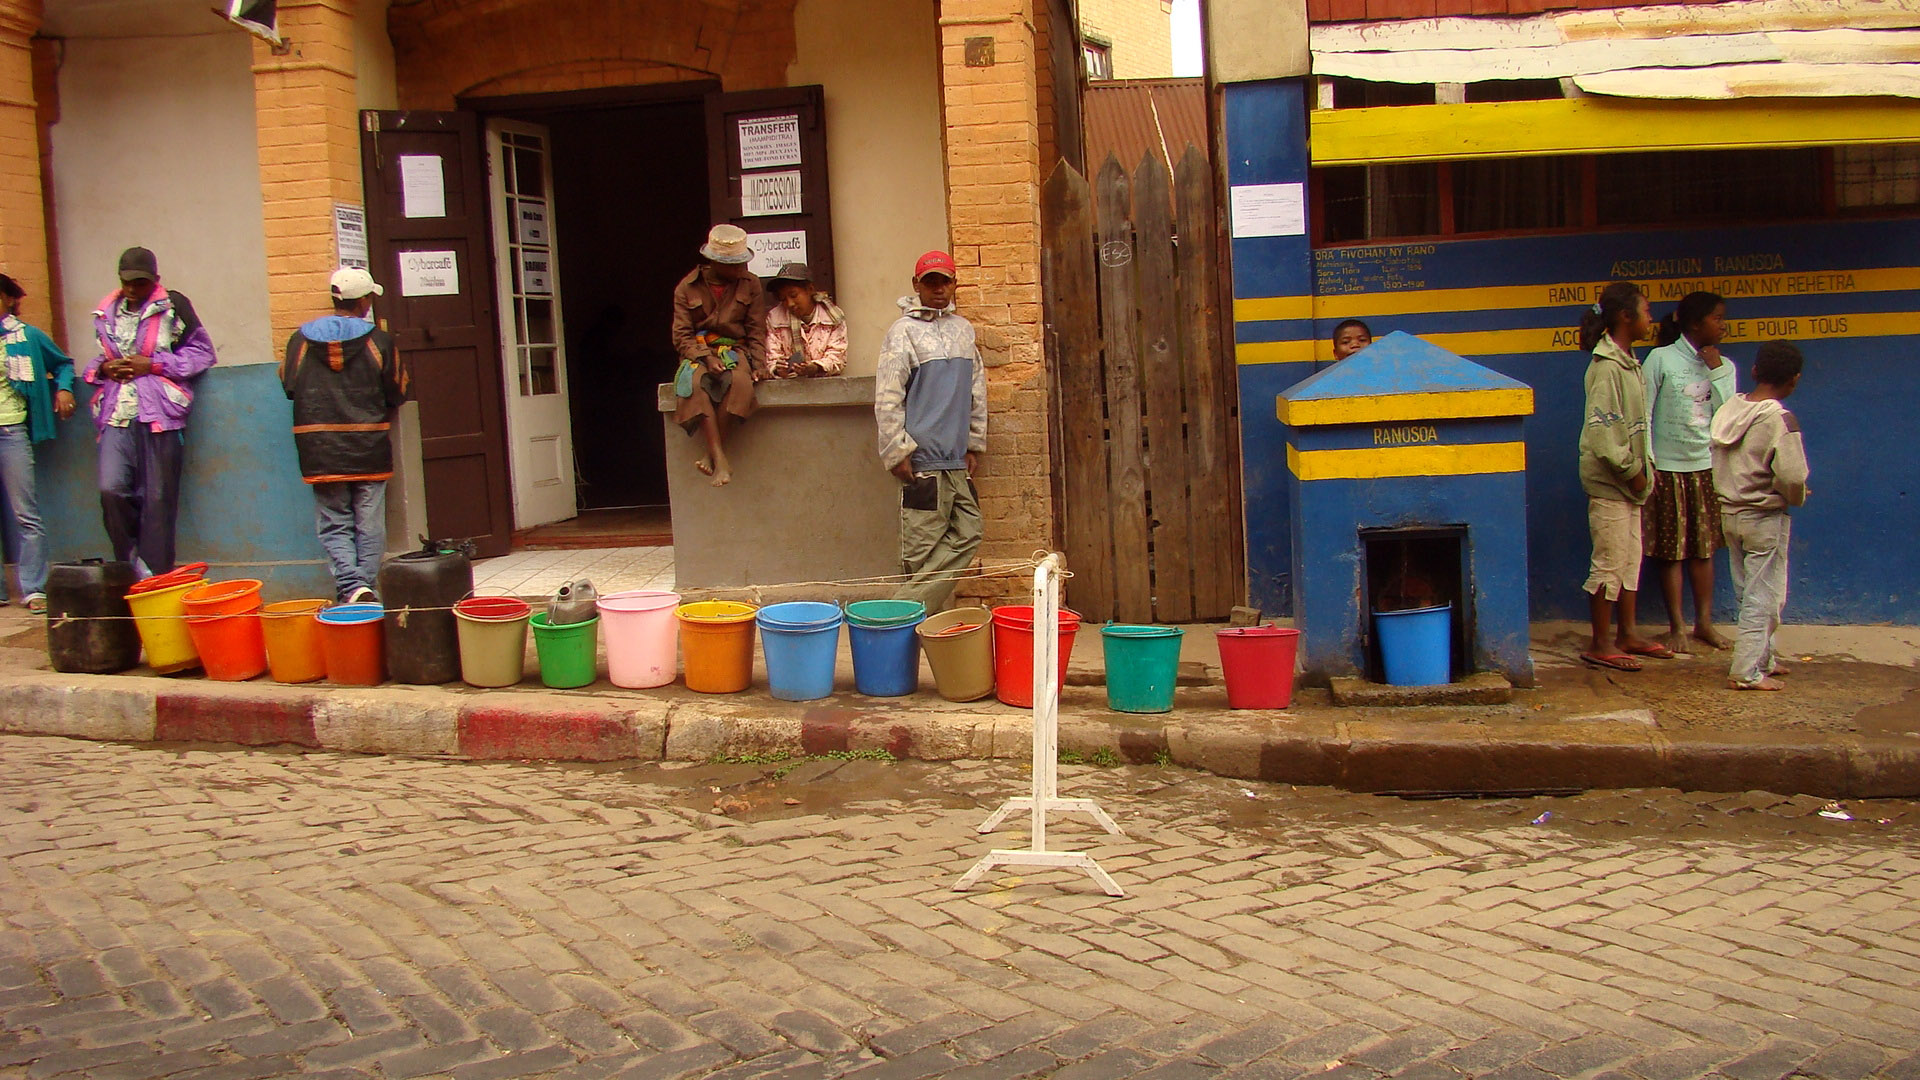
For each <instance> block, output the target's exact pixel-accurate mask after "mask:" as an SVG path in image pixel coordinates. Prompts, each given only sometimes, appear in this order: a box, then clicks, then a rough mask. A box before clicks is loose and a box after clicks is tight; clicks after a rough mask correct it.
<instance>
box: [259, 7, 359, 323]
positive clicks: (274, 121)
mask: <svg viewBox="0 0 1920 1080" xmlns="http://www.w3.org/2000/svg"><path fill="white" fill-rule="evenodd" d="M279 15H280V33H281V35H282V36H283V37H285V38H287V39H288V40H289V41H290V42H291V43H292V45H293V48H292V50H291V51H290V52H288V53H286V54H285V55H280V56H276V55H274V54H273V52H272V51H271V49H270V48H269V47H268V46H267V44H266V43H265V42H263V41H255V42H254V45H253V96H254V122H255V124H256V125H257V129H258V133H259V140H260V194H261V199H262V202H263V208H262V213H263V215H264V217H265V235H266V245H267V296H268V305H269V308H270V310H271V312H272V318H273V333H274V340H275V342H276V344H277V343H278V342H281V341H284V340H286V338H287V337H288V335H290V334H292V333H293V331H294V330H295V329H296V328H297V327H298V326H299V325H300V323H301V322H303V321H304V320H306V319H310V318H312V317H313V313H314V310H315V306H316V305H324V304H325V303H326V297H327V279H328V277H330V276H331V275H332V273H333V271H334V269H335V263H334V250H333V244H334V238H333V204H334V203H336V202H345V203H361V202H363V201H364V200H363V199H362V198H361V192H360V125H359V122H358V120H359V111H358V109H357V107H356V104H355V102H356V99H355V89H354V53H353V2H352V0H280V5H279Z"/></svg>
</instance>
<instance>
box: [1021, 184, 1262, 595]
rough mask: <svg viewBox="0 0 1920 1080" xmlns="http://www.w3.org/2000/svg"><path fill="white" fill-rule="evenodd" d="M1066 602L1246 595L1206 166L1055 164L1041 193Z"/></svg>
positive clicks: (1231, 396)
mask: <svg viewBox="0 0 1920 1080" xmlns="http://www.w3.org/2000/svg"><path fill="white" fill-rule="evenodd" d="M1041 222H1042V245H1043V251H1044V255H1043V258H1044V265H1043V267H1042V273H1043V278H1042V283H1043V287H1044V292H1045V296H1046V311H1047V323H1048V346H1049V353H1050V355H1051V356H1052V358H1053V363H1054V365H1055V372H1056V377H1055V380H1054V391H1055V394H1056V398H1057V405H1058V408H1057V409H1056V415H1058V417H1059V430H1058V433H1057V436H1058V440H1059V441H1058V445H1059V447H1060V449H1061V454H1060V457H1061V471H1062V482H1061V491H1060V495H1061V499H1062V503H1063V516H1064V523H1065V530H1064V531H1065V537H1064V539H1065V546H1066V553H1067V566H1068V568H1069V569H1070V570H1071V571H1072V572H1073V578H1072V579H1071V580H1070V581H1069V582H1068V583H1067V599H1068V602H1069V604H1071V606H1072V607H1073V608H1075V609H1076V610H1078V611H1079V612H1080V613H1081V614H1082V615H1084V616H1086V617H1087V618H1088V619H1092V620H1100V621H1104V620H1107V619H1118V620H1121V621H1123V622H1148V621H1159V622H1186V621H1192V620H1196V619H1217V618H1224V617H1225V616H1226V615H1227V614H1228V613H1229V610H1230V609H1231V608H1232V607H1233V605H1235V604H1237V603H1239V602H1240V597H1241V595H1242V593H1243V592H1244V569H1243V567H1244V562H1245V557H1244V554H1243V549H1242V545H1241V514H1240V482H1239V459H1238V455H1237V453H1235V449H1234V442H1235V438H1234V412H1233V402H1234V400H1235V396H1236V394H1237V389H1236V383H1235V374H1234V370H1233V362H1232V356H1231V353H1230V352H1229V351H1228V350H1227V349H1226V348H1225V347H1224V345H1223V343H1222V339H1221V333H1220V331H1221V317H1220V303H1219V291H1220V290H1219V280H1220V275H1219V272H1218V262H1217V257H1216V247H1217V244H1218V239H1217V237H1218V234H1217V232H1216V224H1215V217H1214V201H1213V173H1212V168H1211V166H1210V165H1209V163H1208V161H1207V159H1206V157H1205V156H1204V155H1202V154H1201V153H1200V151H1199V150H1197V149H1195V148H1193V147H1191V146H1189V147H1188V148H1187V152H1186V154H1185V155H1184V156H1182V157H1181V159H1180V162H1179V164H1178V165H1176V166H1175V167H1174V169H1173V175H1172V177H1171V178H1169V176H1168V171H1167V168H1166V166H1165V165H1164V164H1162V163H1161V162H1160V161H1159V160H1157V159H1156V158H1154V157H1152V156H1148V157H1147V158H1145V159H1144V160H1142V161H1141V163H1140V166H1139V168H1137V169H1136V170H1134V173H1133V176H1132V177H1131V178H1129V177H1128V175H1127V173H1126V170H1125V169H1123V168H1122V167H1121V165H1120V163H1119V161H1117V160H1116V159H1114V158H1113V157H1111V156H1109V157H1108V158H1107V161H1106V164H1104V165H1103V166H1101V168H1100V172H1099V175H1098V176H1097V177H1096V178H1095V183H1094V184H1093V185H1092V186H1091V187H1090V186H1089V185H1088V183H1087V181H1086V180H1085V179H1084V178H1083V177H1081V175H1080V174H1079V173H1078V172H1076V171H1074V170H1073V168H1072V167H1070V166H1068V165H1067V164H1066V163H1065V162H1061V163H1060V165H1059V166H1058V167H1056V168H1055V169H1054V171H1053V175H1052V176H1051V177H1049V178H1048V180H1047V183H1046V187H1045V189H1044V191H1043V192H1042V196H1041Z"/></svg>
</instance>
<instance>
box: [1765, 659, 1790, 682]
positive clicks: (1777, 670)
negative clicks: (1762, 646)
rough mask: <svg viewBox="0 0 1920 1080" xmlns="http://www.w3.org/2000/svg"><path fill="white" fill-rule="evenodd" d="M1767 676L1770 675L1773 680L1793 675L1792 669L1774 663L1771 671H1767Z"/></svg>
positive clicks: (1777, 662)
mask: <svg viewBox="0 0 1920 1080" xmlns="http://www.w3.org/2000/svg"><path fill="white" fill-rule="evenodd" d="M1767 674H1769V675H1772V676H1774V677H1775V678H1778V677H1780V676H1783V675H1791V674H1793V669H1792V668H1789V667H1788V666H1787V665H1785V664H1782V663H1780V662H1779V661H1775V662H1774V665H1773V668H1772V670H1770V671H1768V672H1767Z"/></svg>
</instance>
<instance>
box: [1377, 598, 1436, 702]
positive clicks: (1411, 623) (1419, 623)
mask: <svg viewBox="0 0 1920 1080" xmlns="http://www.w3.org/2000/svg"><path fill="white" fill-rule="evenodd" d="M1373 629H1374V633H1375V634H1376V635H1377V636H1378V637H1379V639H1380V666H1381V667H1383V668H1385V669H1386V675H1387V685H1388V686H1440V685H1442V684H1445V683H1450V682H1452V681H1453V605H1452V604H1442V605H1440V606H1439V607H1430V608H1415V609H1414V610H1412V611H1376V612H1374V613H1373Z"/></svg>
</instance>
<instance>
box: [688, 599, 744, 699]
mask: <svg viewBox="0 0 1920 1080" xmlns="http://www.w3.org/2000/svg"><path fill="white" fill-rule="evenodd" d="M758 610H759V609H757V608H755V607H754V606H753V605H752V604H735V603H731V602H729V601H725V600H700V601H696V602H694V603H691V604H681V605H680V607H679V609H678V610H677V611H676V612H675V614H676V615H677V616H678V617H679V619H680V651H681V652H682V653H683V654H685V657H686V670H687V689H689V690H695V691H698V692H700V693H702V694H737V693H739V692H740V691H742V690H745V689H746V688H747V687H748V686H749V685H751V684H752V683H753V625H754V624H753V616H754V614H755V613H756V612H757V611H758Z"/></svg>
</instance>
